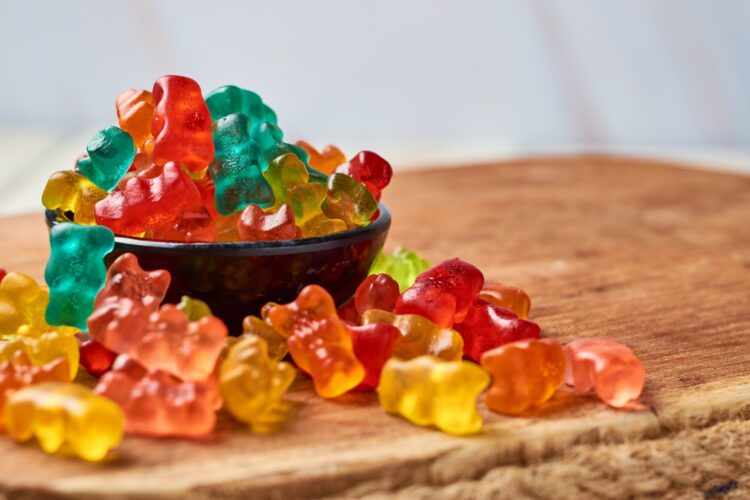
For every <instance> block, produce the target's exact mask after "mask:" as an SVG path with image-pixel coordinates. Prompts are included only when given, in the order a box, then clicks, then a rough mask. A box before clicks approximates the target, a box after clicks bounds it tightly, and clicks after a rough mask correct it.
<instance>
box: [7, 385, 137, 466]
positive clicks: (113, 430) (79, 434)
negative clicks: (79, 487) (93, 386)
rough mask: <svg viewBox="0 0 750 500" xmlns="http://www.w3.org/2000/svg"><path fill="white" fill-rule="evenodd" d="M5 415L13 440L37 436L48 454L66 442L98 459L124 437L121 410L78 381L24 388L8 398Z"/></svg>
mask: <svg viewBox="0 0 750 500" xmlns="http://www.w3.org/2000/svg"><path fill="white" fill-rule="evenodd" d="M3 416H4V420H5V426H6V429H7V430H8V434H10V435H11V436H12V437H13V439H15V440H16V441H28V440H29V439H31V438H32V437H33V436H34V435H36V437H37V440H38V441H39V445H40V446H41V447H42V449H43V450H44V451H45V452H47V453H55V452H57V451H58V450H59V449H60V448H61V447H62V445H63V444H64V443H67V444H68V445H69V446H70V449H71V450H72V451H73V453H75V454H76V455H78V456H79V457H81V458H83V459H85V460H90V461H94V462H95V461H99V460H102V459H103V458H104V457H105V456H106V455H107V452H108V451H109V450H110V449H112V448H114V447H116V446H117V445H118V444H119V443H120V441H121V440H122V434H123V424H124V417H123V414H122V410H120V408H119V407H118V406H117V405H116V404H114V403H113V402H112V401H110V400H108V399H105V398H102V397H100V396H97V395H96V394H94V393H92V392H91V390H89V389H88V388H86V387H84V386H82V385H78V384H68V383H65V384H63V383H59V382H47V383H44V384H37V385H32V386H29V387H26V388H24V389H21V390H20V391H18V392H15V393H13V395H12V396H11V397H10V398H9V399H8V402H7V403H6V405H5V409H4V411H3Z"/></svg>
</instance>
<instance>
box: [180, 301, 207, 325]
mask: <svg viewBox="0 0 750 500" xmlns="http://www.w3.org/2000/svg"><path fill="white" fill-rule="evenodd" d="M177 307H179V308H180V309H181V310H182V312H184V313H185V315H186V316H187V317H188V319H189V320H190V321H198V320H199V319H201V318H204V317H206V316H213V312H212V311H211V308H210V307H209V305H208V304H206V303H205V302H203V301H202V300H200V299H194V298H192V297H188V296H187V295H183V296H182V297H181V298H180V303H179V304H177Z"/></svg>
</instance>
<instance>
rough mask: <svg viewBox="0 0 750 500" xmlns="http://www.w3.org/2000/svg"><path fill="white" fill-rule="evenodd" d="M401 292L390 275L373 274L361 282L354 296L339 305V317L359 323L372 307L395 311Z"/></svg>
mask: <svg viewBox="0 0 750 500" xmlns="http://www.w3.org/2000/svg"><path fill="white" fill-rule="evenodd" d="M399 293H400V291H399V288H398V283H397V282H396V280H394V279H393V278H391V277H390V276H389V275H387V274H371V275H370V276H368V277H367V278H365V279H364V280H363V281H362V283H360V284H359V286H358V287H357V291H356V292H354V297H352V298H351V299H349V300H348V301H347V302H346V303H345V304H344V305H342V306H341V307H339V310H338V313H339V317H341V319H343V320H345V321H348V322H349V323H354V324H357V325H358V324H360V323H361V321H360V319H361V318H360V317H361V316H362V315H363V314H364V313H365V311H369V310H370V309H380V310H382V311H388V312H393V308H394V307H395V306H396V301H397V300H398V297H399Z"/></svg>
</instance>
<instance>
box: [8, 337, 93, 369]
mask: <svg viewBox="0 0 750 500" xmlns="http://www.w3.org/2000/svg"><path fill="white" fill-rule="evenodd" d="M17 353H23V354H24V355H25V356H26V357H27V358H28V359H29V360H31V362H32V363H33V364H35V365H36V366H44V365H46V364H48V363H51V362H53V361H55V360H57V359H60V358H63V359H65V360H66V362H67V366H68V370H69V372H68V377H69V378H68V380H73V379H74V378H75V376H76V374H77V373H78V361H79V359H80V358H79V352H78V341H77V340H76V338H75V336H73V335H66V334H64V333H60V332H56V331H51V332H46V333H42V334H40V335H39V336H38V337H29V336H25V335H23V336H18V337H16V338H13V339H10V340H6V341H3V342H0V361H13V359H14V356H16V355H17Z"/></svg>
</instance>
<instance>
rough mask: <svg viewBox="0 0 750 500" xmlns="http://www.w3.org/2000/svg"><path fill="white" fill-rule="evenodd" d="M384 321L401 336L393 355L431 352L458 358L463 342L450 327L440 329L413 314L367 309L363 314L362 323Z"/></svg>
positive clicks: (460, 354) (409, 355)
mask: <svg viewBox="0 0 750 500" xmlns="http://www.w3.org/2000/svg"><path fill="white" fill-rule="evenodd" d="M372 323H386V324H389V325H393V326H395V327H396V328H398V329H399V331H400V332H401V336H400V337H399V338H398V340H396V344H395V345H394V346H393V357H395V358H401V359H412V358H416V357H418V356H422V355H424V354H431V355H433V356H435V357H439V358H442V359H445V360H448V361H453V360H457V359H461V356H462V354H463V347H464V341H463V339H462V338H461V335H459V334H458V332H456V331H455V330H451V329H450V328H442V327H440V326H438V325H436V324H435V323H433V322H432V321H430V320H429V319H427V318H425V317H423V316H419V315H416V314H393V313H390V312H386V311H381V310H379V309H370V310H369V311H365V313H364V314H362V324H363V325H369V324H372Z"/></svg>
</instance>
